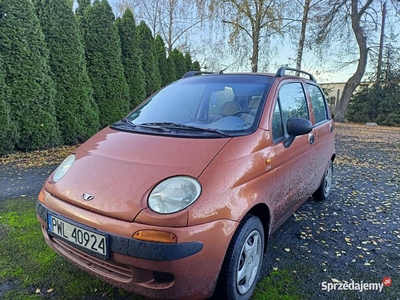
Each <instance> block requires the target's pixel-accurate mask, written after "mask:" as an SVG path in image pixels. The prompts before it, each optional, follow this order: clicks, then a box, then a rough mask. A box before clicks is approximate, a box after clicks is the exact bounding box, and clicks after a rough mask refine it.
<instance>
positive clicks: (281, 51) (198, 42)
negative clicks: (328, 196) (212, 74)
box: [75, 0, 400, 83]
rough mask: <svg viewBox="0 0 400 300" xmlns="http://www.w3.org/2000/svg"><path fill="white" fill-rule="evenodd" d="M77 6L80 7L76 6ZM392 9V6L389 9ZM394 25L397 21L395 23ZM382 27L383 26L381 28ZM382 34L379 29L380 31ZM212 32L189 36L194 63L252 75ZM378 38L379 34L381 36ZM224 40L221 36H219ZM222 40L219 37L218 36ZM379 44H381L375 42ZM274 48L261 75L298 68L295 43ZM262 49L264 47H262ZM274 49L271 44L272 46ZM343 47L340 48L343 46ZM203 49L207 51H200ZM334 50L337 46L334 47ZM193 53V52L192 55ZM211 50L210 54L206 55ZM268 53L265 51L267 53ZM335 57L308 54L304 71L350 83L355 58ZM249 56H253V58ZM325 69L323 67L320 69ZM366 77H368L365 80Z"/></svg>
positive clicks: (399, 26) (399, 27)
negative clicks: (343, 64)
mask: <svg viewBox="0 0 400 300" xmlns="http://www.w3.org/2000/svg"><path fill="white" fill-rule="evenodd" d="M108 1H109V3H110V4H111V5H112V6H113V8H114V12H115V13H116V14H117V13H118V12H117V9H116V5H115V4H116V3H117V2H119V1H120V0H108ZM75 6H76V4H75ZM388 7H389V6H388ZM390 15H392V16H393V12H392V11H389V12H388V16H389V18H390ZM135 17H136V22H137V23H138V22H139V21H140V20H138V18H137V16H135ZM391 22H393V19H392V20H391ZM394 24H397V25H395V27H397V29H396V30H395V31H396V34H399V33H400V22H397V23H396V22H394ZM378 27H379V26H378ZM377 31H379V30H377ZM211 35H212V34H210V32H208V31H207V29H206V28H204V27H203V28H197V29H196V28H193V30H191V32H190V34H189V35H187V36H186V37H185V42H186V43H187V44H189V45H190V47H189V49H190V51H191V55H192V60H198V61H199V62H200V64H201V65H202V62H204V64H205V65H210V67H211V68H212V67H214V68H218V69H216V70H214V69H208V71H219V69H222V68H225V67H228V68H227V70H226V71H227V72H236V71H245V72H248V71H250V61H249V62H248V63H246V64H245V65H243V66H240V65H239V64H238V63H235V60H236V59H237V58H235V55H234V54H233V55H232V54H229V53H228V52H229V51H226V49H229V48H230V46H229V45H228V40H227V39H228V38H227V37H225V40H223V41H221V42H220V43H221V44H220V45H221V47H222V48H225V51H221V52H218V50H217V49H215V50H214V49H213V48H212V46H211V43H212V39H213V37H212V36H211ZM377 36H378V35H377ZM219 38H220V37H219ZM216 39H218V37H216ZM375 42H376V43H377V42H378V41H375ZM207 44H209V45H210V49H207V48H206V46H207ZM271 44H273V45H272V48H273V49H271V47H270V48H269V50H271V53H272V54H271V55H270V61H269V62H268V63H267V64H265V63H264V64H263V63H262V62H260V63H259V72H276V70H277V69H278V68H279V67H280V66H284V65H286V66H288V67H294V66H295V58H296V49H295V45H294V44H293V43H292V42H290V41H289V42H286V43H285V42H282V41H280V42H277V43H275V42H274V41H272V42H271ZM261 46H262V45H261ZM270 46H271V45H270ZM339 46H340V45H338V47H339ZM201 47H203V50H199V48H201ZM351 47H353V48H352V49H351V52H353V51H354V52H357V45H356V44H353V45H352V46H351ZM332 48H334V47H332ZM192 50H193V52H192ZM207 50H209V52H208V54H206V52H207ZM210 51H216V53H213V54H214V57H212V58H211V57H209V58H208V63H207V59H205V55H209V53H210ZM261 51H263V50H261ZM264 51H265V50H264ZM331 53H332V56H328V58H325V61H322V62H321V61H318V59H317V58H316V56H315V54H313V53H312V52H305V53H304V56H303V62H302V69H303V70H305V71H307V72H310V73H312V74H314V76H315V77H316V79H317V81H318V82H321V83H332V82H334V83H336V82H346V81H347V80H348V79H349V78H350V77H351V76H352V75H353V74H354V72H355V70H356V67H357V65H356V64H352V65H350V66H347V67H345V68H341V69H340V68H339V67H338V64H339V63H340V62H342V61H344V60H351V59H354V58H355V57H354V56H353V57H351V58H350V57H349V58H339V57H335V52H334V51H333V52H331ZM250 55H251V54H250V53H249V57H250ZM318 65H319V66H321V65H322V66H323V68H321V67H318ZM368 66H369V67H370V68H371V63H370V62H369V65H368ZM365 77H366V76H364V79H365Z"/></svg>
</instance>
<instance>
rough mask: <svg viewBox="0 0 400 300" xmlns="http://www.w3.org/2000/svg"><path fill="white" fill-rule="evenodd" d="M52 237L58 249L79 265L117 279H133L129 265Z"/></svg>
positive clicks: (126, 281) (124, 280) (127, 280)
mask: <svg viewBox="0 0 400 300" xmlns="http://www.w3.org/2000/svg"><path fill="white" fill-rule="evenodd" d="M50 239H51V241H52V242H53V245H54V246H55V247H56V248H57V250H58V251H60V252H61V253H62V254H64V255H65V256H66V257H68V258H70V259H71V260H72V261H75V262H76V263H78V264H79V265H81V266H83V267H85V268H87V269H89V270H90V269H92V270H93V271H95V272H96V273H99V274H101V275H103V276H105V277H107V278H110V279H113V280H116V281H120V282H125V283H128V282H130V281H131V280H132V272H131V269H130V268H128V267H127V266H125V265H121V264H117V263H115V262H113V261H104V260H101V259H99V258H96V257H93V256H90V255H88V254H86V253H85V252H83V251H81V250H79V249H76V248H74V247H72V246H70V245H69V244H67V243H66V242H64V241H62V240H60V239H58V238H55V237H50Z"/></svg>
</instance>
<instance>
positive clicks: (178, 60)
mask: <svg viewBox="0 0 400 300" xmlns="http://www.w3.org/2000/svg"><path fill="white" fill-rule="evenodd" d="M170 57H171V59H172V61H173V62H174V65H175V73H176V78H177V79H180V78H182V76H183V75H185V73H186V72H187V71H188V70H187V66H186V60H185V57H184V56H183V54H182V53H181V52H180V51H179V50H178V49H176V48H175V49H174V50H172V52H171V54H170Z"/></svg>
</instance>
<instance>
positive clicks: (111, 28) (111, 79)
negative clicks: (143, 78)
mask: <svg viewBox="0 0 400 300" xmlns="http://www.w3.org/2000/svg"><path fill="white" fill-rule="evenodd" d="M114 19H115V18H114V14H113V12H112V10H111V6H110V5H109V4H108V2H107V1H106V0H102V1H101V2H100V1H99V0H96V1H95V2H94V3H93V6H88V7H87V8H86V9H85V10H84V15H83V22H82V26H83V34H84V41H85V50H86V63H87V68H88V71H89V77H90V79H91V81H92V87H93V96H94V99H95V101H96V103H97V105H98V107H99V123H100V127H101V128H103V127H105V126H108V125H109V124H112V123H114V122H115V121H117V120H119V119H121V118H122V117H123V116H125V115H126V114H127V113H128V111H129V90H128V85H127V83H126V79H125V75H124V68H123V65H122V59H121V42H120V39H119V35H118V29H117V27H116V25H115V24H114V21H115V20H114Z"/></svg>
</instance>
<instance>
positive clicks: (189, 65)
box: [185, 52, 193, 72]
mask: <svg viewBox="0 0 400 300" xmlns="http://www.w3.org/2000/svg"><path fill="white" fill-rule="evenodd" d="M185 62H186V72H188V71H192V70H193V63H192V57H191V56H190V54H189V53H188V52H186V53H185Z"/></svg>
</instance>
